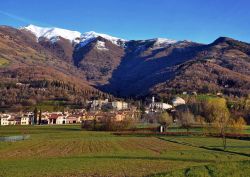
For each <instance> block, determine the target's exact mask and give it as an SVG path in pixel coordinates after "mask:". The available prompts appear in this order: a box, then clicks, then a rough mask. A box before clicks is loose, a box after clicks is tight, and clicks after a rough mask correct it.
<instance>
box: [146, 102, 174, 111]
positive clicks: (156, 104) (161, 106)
mask: <svg viewBox="0 0 250 177" xmlns="http://www.w3.org/2000/svg"><path fill="white" fill-rule="evenodd" d="M149 107H150V108H151V109H162V110H168V109H171V108H172V107H173V106H172V105H170V104H167V103H161V102H153V103H151V104H150V105H149Z"/></svg>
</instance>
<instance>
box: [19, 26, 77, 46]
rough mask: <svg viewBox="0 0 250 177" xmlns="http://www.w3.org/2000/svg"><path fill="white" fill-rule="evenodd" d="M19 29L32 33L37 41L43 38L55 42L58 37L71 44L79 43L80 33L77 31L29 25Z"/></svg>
mask: <svg viewBox="0 0 250 177" xmlns="http://www.w3.org/2000/svg"><path fill="white" fill-rule="evenodd" d="M21 29H25V30H28V31H30V32H32V33H33V34H34V35H35V36H36V37H37V39H38V40H39V38H40V37H44V38H47V39H50V40H51V41H52V42H56V41H57V40H58V37H59V36H60V37H62V38H65V39H68V40H70V41H71V42H79V41H78V39H79V37H80V36H81V33H80V32H78V31H70V30H66V29H61V28H43V27H39V26H35V25H29V26H27V27H23V28H21Z"/></svg>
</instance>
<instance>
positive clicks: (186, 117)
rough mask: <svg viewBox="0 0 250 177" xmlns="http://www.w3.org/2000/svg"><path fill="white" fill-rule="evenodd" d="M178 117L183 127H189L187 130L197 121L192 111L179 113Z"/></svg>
mask: <svg viewBox="0 0 250 177" xmlns="http://www.w3.org/2000/svg"><path fill="white" fill-rule="evenodd" d="M178 119H179V123H180V125H181V127H182V128H185V129H187V132H188V131H189V129H190V128H191V127H192V125H193V124H194V123H195V120H194V115H193V114H192V113H191V112H190V111H185V112H180V113H178Z"/></svg>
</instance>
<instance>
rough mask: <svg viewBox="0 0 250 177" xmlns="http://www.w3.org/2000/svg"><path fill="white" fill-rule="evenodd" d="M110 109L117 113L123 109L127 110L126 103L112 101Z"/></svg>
mask: <svg viewBox="0 0 250 177" xmlns="http://www.w3.org/2000/svg"><path fill="white" fill-rule="evenodd" d="M112 107H113V108H114V109H116V110H118V111H119V110H123V109H128V103H126V102H124V101H113V102H112Z"/></svg>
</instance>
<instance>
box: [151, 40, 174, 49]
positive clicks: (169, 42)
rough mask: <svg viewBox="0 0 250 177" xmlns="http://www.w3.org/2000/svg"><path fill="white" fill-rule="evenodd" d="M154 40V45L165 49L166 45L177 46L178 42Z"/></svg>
mask: <svg viewBox="0 0 250 177" xmlns="http://www.w3.org/2000/svg"><path fill="white" fill-rule="evenodd" d="M154 40H155V43H154V46H155V47H165V46H166V45H169V44H175V43H176V42H177V41H176V40H172V39H165V38H156V39H154Z"/></svg>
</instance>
